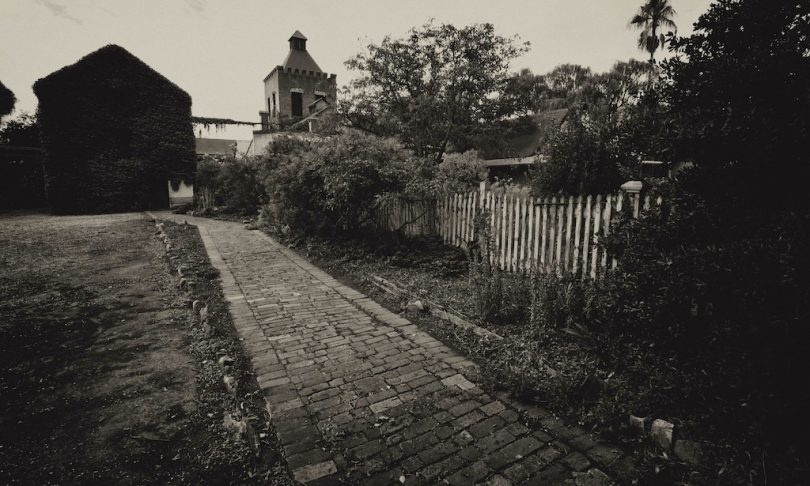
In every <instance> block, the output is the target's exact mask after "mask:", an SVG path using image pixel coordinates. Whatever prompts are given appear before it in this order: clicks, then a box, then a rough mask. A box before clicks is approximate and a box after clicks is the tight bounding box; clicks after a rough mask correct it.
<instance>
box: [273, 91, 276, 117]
mask: <svg viewBox="0 0 810 486" xmlns="http://www.w3.org/2000/svg"><path fill="white" fill-rule="evenodd" d="M273 116H276V93H273Z"/></svg>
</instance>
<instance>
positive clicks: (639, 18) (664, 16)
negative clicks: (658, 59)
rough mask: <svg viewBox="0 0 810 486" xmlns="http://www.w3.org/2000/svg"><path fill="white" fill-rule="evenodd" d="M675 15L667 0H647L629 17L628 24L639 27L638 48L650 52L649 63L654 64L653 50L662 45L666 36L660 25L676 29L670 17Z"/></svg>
mask: <svg viewBox="0 0 810 486" xmlns="http://www.w3.org/2000/svg"><path fill="white" fill-rule="evenodd" d="M675 15H676V12H675V9H673V8H672V5H670V4H669V0H647V3H645V4H644V5H642V6H641V7H639V9H638V13H637V14H635V15H634V16H633V18H632V19H630V26H631V27H634V28H637V29H641V33H640V34H639V36H638V48H639V49H641V50H643V51H647V52H649V53H650V64H655V51H657V50H658V48H659V47H663V46H664V42H665V41H666V36H665V35H664V33H663V32H661V28H662V27H669V28H671V29H673V30H674V29H676V28H677V26H676V25H675V22H674V21H673V20H672V18H673V17H674V16H675Z"/></svg>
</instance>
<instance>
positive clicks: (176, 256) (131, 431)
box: [0, 213, 291, 484]
mask: <svg viewBox="0 0 810 486" xmlns="http://www.w3.org/2000/svg"><path fill="white" fill-rule="evenodd" d="M154 228H155V227H154V225H153V224H152V223H151V222H150V221H148V220H146V219H145V218H143V216H142V215H133V214H124V215H114V216H104V217H98V216H96V217H93V218H87V217H66V218H54V217H49V216H43V215H36V214H27V215H20V214H13V213H12V214H5V215H3V216H2V224H0V262H1V263H0V296H2V298H1V299H0V347H2V352H0V355H2V358H0V390H2V393H0V397H2V398H1V399H0V408H2V411H3V413H2V417H3V424H2V426H3V433H2V434H0V450H2V451H3V453H2V454H0V482H3V483H4V484H58V483H82V484H110V483H116V484H259V483H261V484H266V483H267V482H271V483H274V482H275V484H291V483H290V482H289V479H286V472H285V470H284V467H283V462H282V461H281V460H280V456H279V455H278V452H276V451H277V449H275V446H274V444H273V442H272V440H273V438H274V437H275V436H274V434H273V431H272V429H271V428H270V427H269V417H267V414H266V412H265V411H264V409H263V406H262V405H263V400H262V397H261V395H260V394H258V393H256V391H257V387H256V385H255V381H254V382H253V383H251V377H250V375H249V374H248V370H249V369H250V368H249V363H248V362H247V361H246V360H245V357H244V355H243V354H242V353H241V347H240V345H239V341H238V339H237V338H236V337H235V335H234V332H233V330H232V327H231V326H232V324H231V323H230V321H229V317H228V314H227V312H226V306H225V303H224V300H223V298H222V296H221V292H220V290H219V287H218V283H217V280H216V278H215V277H216V273H215V272H214V271H213V268H212V267H210V264H209V263H208V261H207V257H206V256H205V252H204V249H203V248H202V244H201V242H200V240H199V235H198V234H197V232H196V229H195V228H193V227H191V226H184V225H177V226H173V227H167V228H166V231H167V233H168V234H169V235H170V236H171V238H172V242H173V249H172V250H171V251H170V253H169V255H167V254H166V250H165V248H164V246H163V244H162V243H161V242H159V240H158V239H157V238H156V237H155V235H154V232H155V231H154ZM55 231H56V232H58V235H59V237H58V238H56V237H54V232H55ZM178 265H184V266H186V268H187V270H186V274H187V277H186V278H188V279H194V281H195V282H197V285H196V286H194V287H193V289H192V290H191V291H190V292H188V293H187V292H183V291H181V290H179V289H178V283H179V281H180V277H179V276H178V274H177V270H176V268H177V266H178ZM190 299H200V300H203V301H204V302H207V303H208V305H209V306H210V309H211V315H210V318H209V319H210V323H211V327H212V329H213V331H212V332H211V333H210V335H206V333H205V332H204V331H203V329H202V326H200V325H199V324H198V323H197V318H196V317H195V315H194V314H193V313H192V311H191V309H190V306H189V300H190ZM226 354H227V355H229V356H231V357H233V358H234V363H233V368H234V370H235V371H234V374H235V375H237V376H239V378H240V383H242V384H244V386H243V387H242V388H240V390H239V396H238V399H237V398H236V397H234V396H233V395H232V394H231V393H229V392H228V391H227V390H226V388H225V385H224V384H223V381H222V373H221V371H220V368H219V365H218V363H217V360H218V358H219V357H221V356H222V355H226ZM240 409H241V410H242V411H243V413H244V415H245V416H253V417H255V419H254V420H253V423H254V426H255V429H256V432H257V434H261V435H262V436H263V437H261V438H260V441H261V446H260V449H259V453H258V455H257V454H256V452H255V451H254V449H253V448H251V447H249V445H248V443H247V442H245V441H244V440H242V439H240V438H237V437H236V436H235V435H234V434H233V433H232V431H230V430H229V429H228V428H227V427H226V426H225V425H224V422H223V418H224V415H225V414H226V413H233V412H234V411H235V410H240Z"/></svg>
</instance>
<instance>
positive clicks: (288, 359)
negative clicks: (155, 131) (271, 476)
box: [157, 212, 620, 485]
mask: <svg viewBox="0 0 810 486" xmlns="http://www.w3.org/2000/svg"><path fill="white" fill-rule="evenodd" d="M157 216H158V217H160V218H165V219H172V220H175V221H183V220H186V221H188V222H189V223H191V224H195V225H197V226H198V227H199V229H200V233H201V235H202V239H203V242H204V243H205V247H206V249H207V251H208V254H209V257H210V259H211V262H212V264H213V265H214V266H215V267H216V268H217V269H218V270H219V271H220V274H221V280H222V287H223V292H224V294H225V298H226V299H227V300H228V301H229V302H230V305H231V312H232V314H233V317H234V323H235V325H236V328H237V330H238V332H239V334H240V337H241V338H242V339H243V342H244V345H245V348H246V351H247V352H248V354H249V355H250V356H251V359H252V362H253V367H254V370H255V372H256V378H257V381H258V383H259V386H260V387H261V389H262V391H263V392H264V396H265V400H266V402H267V409H268V410H269V411H270V414H271V416H272V420H273V423H274V425H275V428H276V431H277V434H278V438H279V441H280V443H281V444H282V447H283V449H284V453H285V456H286V460H287V463H288V466H289V468H290V470H291V472H292V474H293V476H294V477H295V478H296V479H297V480H298V481H301V482H303V483H309V484H340V483H350V484H369V485H374V484H400V483H402V482H403V481H404V484H435V483H445V484H458V485H471V484H479V483H480V484H498V485H506V484H565V483H570V484H580V483H582V484H606V483H607V480H606V479H604V478H606V476H605V475H604V474H603V472H602V471H608V470H610V467H611V466H612V464H613V463H614V462H616V461H618V460H619V459H620V453H619V451H617V450H615V449H614V448H611V447H610V446H608V445H605V444H603V443H599V442H598V441H596V440H595V439H594V438H592V437H590V436H589V435H588V434H587V433H586V431H584V430H581V429H579V428H577V427H567V426H566V425H565V424H564V423H563V422H561V421H560V420H558V419H556V418H554V417H552V416H551V415H550V414H549V413H547V412H545V411H543V410H541V409H533V411H532V415H534V418H535V419H538V420H539V422H540V423H542V424H543V425H542V426H538V427H535V428H533V429H532V428H529V427H527V426H526V425H524V424H525V423H527V422H524V421H523V420H521V418H520V414H519V413H518V412H517V411H516V410H515V408H514V406H513V405H511V404H510V403H507V402H505V401H502V400H498V399H497V398H495V397H492V396H490V395H489V394H487V393H485V392H484V391H483V390H482V389H481V388H480V387H479V386H478V385H476V384H475V380H474V379H470V377H471V376H474V373H472V371H474V370H475V366H476V365H475V364H474V363H472V362H471V361H470V360H468V359H466V358H465V357H463V356H459V355H458V354H456V353H455V352H454V351H452V350H451V349H450V348H448V347H447V346H445V345H444V344H442V343H441V342H440V341H437V340H436V339H434V338H433V337H431V336H430V335H428V334H427V333H425V332H423V331H421V330H420V329H419V328H418V327H416V326H415V325H414V324H412V323H411V322H410V321H408V320H407V319H405V318H404V317H402V316H400V315H397V314H394V313H392V312H390V311H388V310H387V309H385V308H383V307H382V306H380V305H379V304H377V303H376V302H374V301H372V300H371V299H369V298H368V297H366V296H365V295H363V294H362V293H360V292H358V291H356V290H353V289H351V288H349V287H346V286H345V285H342V284H341V283H339V282H338V281H336V280H335V279H333V278H331V277H330V276H329V275H327V274H326V273H324V272H323V271H321V270H320V269H318V268H317V267H315V266H313V265H312V264H310V263H309V262H307V261H306V260H305V259H303V258H302V257H300V256H299V255H297V254H296V253H295V252H293V251H291V250H289V249H287V248H285V247H283V246H282V245H280V244H278V243H277V242H275V241H274V240H273V239H272V238H270V237H268V236H267V235H264V234H262V233H260V232H258V231H248V230H246V229H244V228H243V225H240V224H238V223H230V222H223V221H216V220H210V219H204V218H193V217H187V216H178V215H172V214H169V213H165V212H164V213H158V214H157ZM534 423H537V422H534ZM591 451H592V452H591ZM594 478H599V480H600V481H601V482H598V483H594V482H592V481H593V480H594ZM586 481H587V482H586Z"/></svg>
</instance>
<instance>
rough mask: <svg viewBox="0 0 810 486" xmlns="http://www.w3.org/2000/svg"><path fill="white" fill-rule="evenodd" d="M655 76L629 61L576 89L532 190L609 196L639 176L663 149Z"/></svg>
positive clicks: (537, 169) (642, 65)
mask: <svg viewBox="0 0 810 486" xmlns="http://www.w3.org/2000/svg"><path fill="white" fill-rule="evenodd" d="M568 71H569V72H574V71H573V70H570V69H568ZM657 73H658V70H657V68H655V67H654V66H652V65H650V64H648V63H644V62H640V61H636V60H633V59H631V60H630V61H628V62H618V63H616V64H615V65H614V66H613V69H611V70H610V71H609V72H607V73H600V74H596V75H590V76H589V77H588V78H587V80H586V81H583V82H582V84H581V85H580V86H578V87H576V89H573V90H572V91H571V94H570V95H569V96H570V97H571V100H570V101H569V110H568V114H567V115H566V121H565V123H564V124H563V126H562V127H561V129H560V131H559V132H557V133H556V134H555V135H553V136H552V137H551V139H550V141H549V143H548V147H547V150H546V155H548V158H547V159H545V160H538V162H537V164H536V166H535V170H534V173H533V186H534V191H535V192H536V193H560V192H561V193H566V194H584V193H594V192H610V191H614V190H616V188H618V186H619V185H620V184H621V183H622V182H624V181H626V180H628V179H630V178H637V177H638V176H639V169H640V166H639V162H640V161H641V160H642V158H643V157H648V156H657V155H658V153H659V150H660V140H661V137H660V136H659V135H658V133H657V132H658V131H659V130H660V123H661V121H660V118H659V117H657V116H656V115H657V114H658V112H659V111H660V104H659V103H658V101H657V98H656V97H655V96H654V94H655V90H654V89H653V88H654V87H655V85H656V83H657V80H658V74H657ZM568 79H569V80H572V79H575V78H573V77H569V78H568ZM570 86H573V85H570V84H569V87H570Z"/></svg>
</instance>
